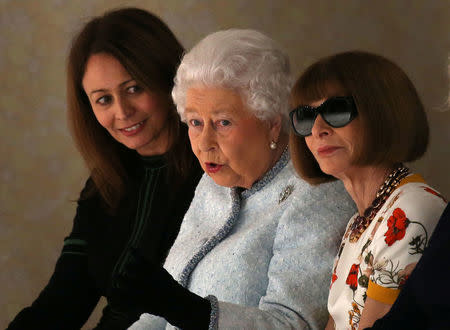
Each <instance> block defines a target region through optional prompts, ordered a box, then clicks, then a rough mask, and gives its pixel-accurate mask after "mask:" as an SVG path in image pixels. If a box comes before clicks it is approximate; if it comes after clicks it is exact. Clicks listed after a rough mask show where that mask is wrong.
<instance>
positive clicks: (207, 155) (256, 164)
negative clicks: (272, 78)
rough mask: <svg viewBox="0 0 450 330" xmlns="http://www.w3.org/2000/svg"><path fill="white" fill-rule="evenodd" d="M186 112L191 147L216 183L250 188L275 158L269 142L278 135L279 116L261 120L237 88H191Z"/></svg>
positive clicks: (188, 93) (187, 96) (187, 95)
mask: <svg viewBox="0 0 450 330" xmlns="http://www.w3.org/2000/svg"><path fill="white" fill-rule="evenodd" d="M185 114H186V120H187V123H188V127H189V139H190V141H191V146H192V150H193V151H194V153H195V155H196V156H197V158H198V160H199V161H200V164H201V166H202V168H203V170H204V171H205V172H206V173H207V174H208V175H209V176H210V177H211V178H212V179H213V180H214V182H216V183H217V184H219V185H221V186H225V187H242V188H247V189H248V188H250V187H251V186H252V185H253V183H254V182H255V181H257V180H258V179H260V178H261V177H262V176H263V175H264V174H265V173H266V172H267V171H268V170H269V169H270V168H271V167H272V166H273V165H274V163H275V162H276V157H277V156H276V153H275V152H274V150H271V149H270V147H269V144H270V141H271V140H275V141H277V139H278V135H279V134H280V126H281V125H280V120H274V121H272V122H266V121H261V120H259V119H258V118H256V117H255V116H254V115H253V113H252V112H250V110H249V109H248V108H247V107H246V105H245V104H244V103H243V102H242V99H241V96H240V95H239V94H238V93H237V92H235V91H233V90H230V89H225V88H220V87H195V88H194V87H193V88H190V89H188V91H187V94H186V112H185Z"/></svg>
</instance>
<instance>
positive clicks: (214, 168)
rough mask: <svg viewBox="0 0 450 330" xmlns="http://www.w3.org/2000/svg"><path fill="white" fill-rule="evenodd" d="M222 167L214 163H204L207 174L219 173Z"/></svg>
mask: <svg viewBox="0 0 450 330" xmlns="http://www.w3.org/2000/svg"><path fill="white" fill-rule="evenodd" d="M222 166H223V165H219V164H216V163H205V167H206V172H208V173H212V174H214V173H217V172H219V171H220V169H221V168H222Z"/></svg>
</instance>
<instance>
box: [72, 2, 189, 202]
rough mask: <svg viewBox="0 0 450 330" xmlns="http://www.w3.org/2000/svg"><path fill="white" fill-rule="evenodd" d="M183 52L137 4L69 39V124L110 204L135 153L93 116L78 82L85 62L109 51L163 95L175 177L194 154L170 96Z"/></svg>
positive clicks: (185, 169) (95, 189)
mask: <svg viewBox="0 0 450 330" xmlns="http://www.w3.org/2000/svg"><path fill="white" fill-rule="evenodd" d="M183 51H184V49H183V47H182V46H181V44H180V43H179V42H178V40H177V38H176V37H175V36H174V34H173V33H172V32H171V31H170V29H169V28H168V27H167V25H166V24H165V23H164V22H162V21H161V20H160V19H159V18H158V17H156V16H155V15H153V14H151V13H149V12H147V11H145V10H142V9H138V8H122V9H116V10H112V11H109V12H106V13H105V14H104V15H101V16H98V17H95V18H93V19H91V20H90V21H89V22H88V23H87V24H86V25H85V26H84V27H83V28H82V30H81V31H80V32H79V33H78V34H77V35H76V36H75V38H74V39H73V42H72V45H71V49H70V53H69V57H68V62H67V100H68V121H69V126H70V128H71V131H72V134H73V137H74V140H75V144H76V146H77V147H78V149H79V151H80V153H81V155H82V156H83V158H84V160H85V163H86V164H87V167H88V169H89V171H90V176H91V179H92V180H93V182H94V187H93V188H92V190H93V191H92V193H97V192H98V193H100V195H101V197H102V200H103V201H104V202H105V203H106V206H107V207H108V208H109V209H114V208H115V207H116V206H117V203H118V202H120V200H121V198H122V197H123V196H124V194H125V192H126V190H127V182H129V180H128V179H129V177H130V175H132V173H130V171H128V170H127V164H128V165H129V164H130V162H132V159H133V157H136V153H135V152H132V151H131V150H130V149H128V148H126V147H125V146H123V145H122V144H120V143H119V142H117V141H116V140H115V139H114V138H113V137H111V136H110V135H109V133H108V132H107V131H106V130H105V129H104V128H103V127H102V126H101V125H100V124H99V123H98V121H97V119H96V118H95V115H94V113H93V111H92V108H91V105H90V103H89V99H88V97H87V96H86V93H85V91H84V89H83V86H82V79H83V76H84V73H85V69H86V63H87V61H88V59H89V57H90V56H91V55H93V54H98V53H105V54H109V55H111V56H113V57H115V58H116V59H117V60H118V61H119V62H120V63H121V64H122V66H123V67H124V68H125V69H126V70H127V71H128V73H129V74H130V75H131V76H132V77H133V79H135V80H136V81H137V82H138V83H139V84H141V85H142V86H144V87H145V88H146V89H148V90H150V91H152V92H153V93H156V94H157V95H159V96H160V97H161V98H162V99H163V100H165V102H164V103H166V104H167V112H168V114H169V115H168V118H169V134H170V141H172V144H171V146H170V149H169V151H168V152H167V153H166V156H167V158H168V162H169V172H170V173H171V174H175V176H176V177H178V178H179V177H183V176H185V175H187V173H188V172H189V170H190V166H191V165H190V164H192V158H193V156H192V153H191V151H190V146H189V141H188V137H187V128H186V126H185V125H184V124H183V123H181V122H180V119H179V116H178V114H177V112H176V109H175V106H174V105H173V102H172V99H171V96H170V93H171V90H172V87H173V78H174V76H175V73H176V69H177V67H178V65H179V62H180V59H181V56H182V53H183ZM128 167H129V168H132V167H130V166H128Z"/></svg>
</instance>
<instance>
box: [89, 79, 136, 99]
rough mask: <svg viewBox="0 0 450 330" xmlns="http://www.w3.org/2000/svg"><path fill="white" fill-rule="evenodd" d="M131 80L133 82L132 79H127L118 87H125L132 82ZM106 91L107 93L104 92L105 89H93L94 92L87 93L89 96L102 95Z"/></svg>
mask: <svg viewBox="0 0 450 330" xmlns="http://www.w3.org/2000/svg"><path fill="white" fill-rule="evenodd" d="M133 80H134V79H133V78H131V79H128V80H125V81H124V82H121V83H120V84H119V87H122V86H123V85H126V84H128V83H129V82H130V81H133ZM106 91H107V90H106V89H103V88H100V89H95V90H93V91H91V92H90V93H89V95H92V94H94V93H104V92H106Z"/></svg>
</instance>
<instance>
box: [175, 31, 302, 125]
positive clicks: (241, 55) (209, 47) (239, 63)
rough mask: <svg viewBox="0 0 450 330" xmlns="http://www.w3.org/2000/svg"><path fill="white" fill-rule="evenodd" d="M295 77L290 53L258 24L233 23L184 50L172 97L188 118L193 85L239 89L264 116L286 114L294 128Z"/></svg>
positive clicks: (285, 120)
mask: <svg viewBox="0 0 450 330" xmlns="http://www.w3.org/2000/svg"><path fill="white" fill-rule="evenodd" d="M292 82H293V81H292V77H291V70H290V64H289V58H288V56H287V55H286V54H285V53H284V52H283V51H282V50H280V47H279V46H278V45H277V44H276V43H275V41H274V40H272V39H271V38H269V37H267V36H266V35H264V34H262V33H261V32H258V31H255V30H242V29H230V30H224V31H218V32H215V33H212V34H210V35H208V36H206V37H205V38H204V39H202V40H201V41H200V42H199V43H198V44H197V45H195V46H194V47H193V48H192V49H191V50H190V51H189V52H188V53H186V54H185V55H184V56H183V58H182V61H181V64H180V66H179V67H178V70H177V74H176V76H175V86H174V88H173V90H172V98H173V100H174V102H175V105H176V107H177V110H178V113H179V114H180V117H181V119H182V120H183V121H185V120H186V118H185V116H184V111H185V104H186V92H187V90H188V89H189V88H190V87H193V86H207V87H223V88H229V89H233V90H235V91H237V92H238V93H239V94H240V95H241V97H242V100H243V102H245V103H246V104H247V106H248V107H249V109H251V110H252V111H253V112H254V114H255V116H256V117H257V118H259V119H260V120H270V119H272V118H274V117H275V116H277V115H281V117H282V130H283V131H284V132H288V131H289V95H290V91H291V87H292Z"/></svg>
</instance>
